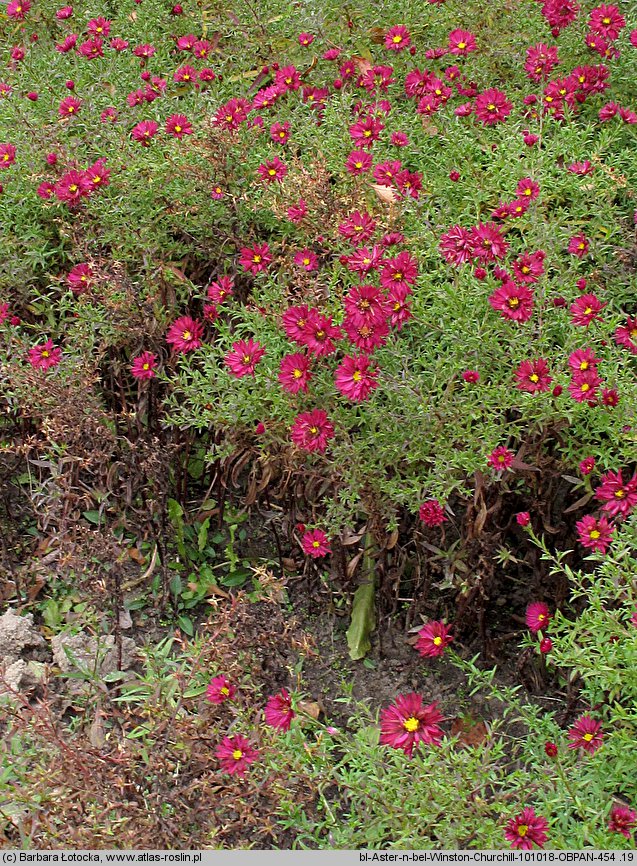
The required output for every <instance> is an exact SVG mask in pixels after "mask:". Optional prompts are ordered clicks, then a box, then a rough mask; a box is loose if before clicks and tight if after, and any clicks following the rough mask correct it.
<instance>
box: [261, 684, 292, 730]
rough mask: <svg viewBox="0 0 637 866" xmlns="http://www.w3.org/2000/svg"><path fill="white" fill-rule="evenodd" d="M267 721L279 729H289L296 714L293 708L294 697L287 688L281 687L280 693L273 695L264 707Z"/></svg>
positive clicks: (267, 723) (272, 726)
mask: <svg viewBox="0 0 637 866" xmlns="http://www.w3.org/2000/svg"><path fill="white" fill-rule="evenodd" d="M263 714H264V716H265V723H266V725H269V726H270V727H271V728H275V729H276V730H278V731H289V730H290V726H291V724H292V719H293V718H294V716H295V715H296V713H295V712H294V710H293V709H292V698H291V696H290V693H289V692H288V690H287V689H281V691H280V692H279V693H278V695H271V696H270V697H269V698H268V700H267V703H266V705H265V707H264V709H263Z"/></svg>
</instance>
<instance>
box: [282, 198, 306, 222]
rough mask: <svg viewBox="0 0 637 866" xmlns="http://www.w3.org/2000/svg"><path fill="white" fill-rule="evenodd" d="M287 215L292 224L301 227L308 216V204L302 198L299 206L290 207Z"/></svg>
mask: <svg viewBox="0 0 637 866" xmlns="http://www.w3.org/2000/svg"><path fill="white" fill-rule="evenodd" d="M286 213H287V217H288V219H289V220H290V222H293V223H294V225H299V223H302V222H303V219H304V218H305V216H306V214H307V204H306V202H305V201H304V199H302V198H300V199H299V200H298V203H297V204H293V205H290V207H289V208H288V209H287V211H286Z"/></svg>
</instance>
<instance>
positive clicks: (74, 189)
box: [69, 183, 77, 192]
mask: <svg viewBox="0 0 637 866" xmlns="http://www.w3.org/2000/svg"><path fill="white" fill-rule="evenodd" d="M69 192H77V184H75V183H72V184H71V186H70V187H69Z"/></svg>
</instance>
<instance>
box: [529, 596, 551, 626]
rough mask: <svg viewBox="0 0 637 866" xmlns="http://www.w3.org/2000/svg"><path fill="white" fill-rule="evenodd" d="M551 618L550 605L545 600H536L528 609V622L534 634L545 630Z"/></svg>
mask: <svg viewBox="0 0 637 866" xmlns="http://www.w3.org/2000/svg"><path fill="white" fill-rule="evenodd" d="M550 619H551V615H550V613H549V609H548V606H547V605H546V604H544V602H543V601H534V602H532V604H530V605H529V606H528V607H527V609H526V615H525V620H526V624H527V625H528V627H529V631H532V632H533V634H537V633H538V632H539V631H545V630H546V627H547V626H548V624H549V621H550Z"/></svg>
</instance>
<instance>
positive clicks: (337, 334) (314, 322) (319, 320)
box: [303, 308, 342, 358]
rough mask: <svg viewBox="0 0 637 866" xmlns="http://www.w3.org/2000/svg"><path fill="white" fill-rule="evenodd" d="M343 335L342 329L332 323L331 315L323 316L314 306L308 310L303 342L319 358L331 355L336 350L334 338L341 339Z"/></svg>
mask: <svg viewBox="0 0 637 866" xmlns="http://www.w3.org/2000/svg"><path fill="white" fill-rule="evenodd" d="M341 337H342V334H341V329H340V328H339V327H338V326H337V325H334V324H332V317H331V316H323V315H322V314H321V313H319V312H318V310H315V309H314V308H312V309H310V310H309V311H308V316H307V321H306V323H305V327H304V328H303V343H304V345H306V346H307V348H308V349H309V351H310V352H311V353H312V354H313V355H316V357H317V358H322V357H325V356H326V355H331V354H332V352H335V351H336V346H335V344H334V340H340V339H341Z"/></svg>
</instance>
